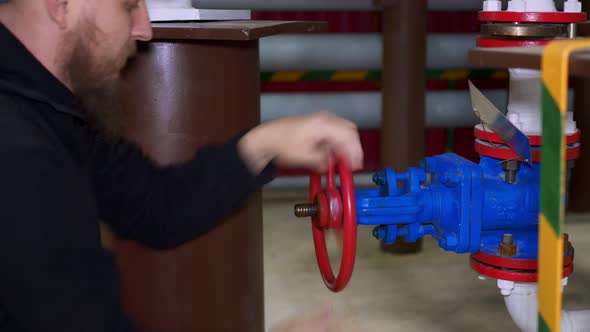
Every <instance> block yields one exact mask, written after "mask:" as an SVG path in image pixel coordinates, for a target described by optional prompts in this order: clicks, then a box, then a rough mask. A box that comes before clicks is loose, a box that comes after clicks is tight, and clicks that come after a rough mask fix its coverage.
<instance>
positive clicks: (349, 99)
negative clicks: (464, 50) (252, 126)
mask: <svg viewBox="0 0 590 332" xmlns="http://www.w3.org/2000/svg"><path fill="white" fill-rule="evenodd" d="M483 93H484V94H485V95H486V97H488V98H489V99H490V100H491V101H492V102H493V103H494V105H496V106H497V107H498V108H499V109H500V110H504V109H505V107H506V103H507V101H506V98H507V97H506V96H507V93H506V91H505V90H484V91H483ZM381 103H382V99H381V94H380V93H379V92H350V93H348V92H347V93H263V94H262V96H261V117H262V121H268V120H274V119H278V118H282V117H286V116H292V115H299V114H307V113H312V112H317V111H319V110H328V111H331V112H334V113H336V114H337V115H339V116H341V117H344V118H347V119H349V120H350V121H353V122H354V123H356V124H357V126H358V127H359V128H361V129H366V128H380V127H381ZM477 123H478V120H477V117H476V116H475V113H474V112H473V110H472V108H471V100H470V98H469V93H468V92H467V91H429V92H427V94H426V122H425V125H426V127H428V128H447V127H471V126H473V125H475V124H477Z"/></svg>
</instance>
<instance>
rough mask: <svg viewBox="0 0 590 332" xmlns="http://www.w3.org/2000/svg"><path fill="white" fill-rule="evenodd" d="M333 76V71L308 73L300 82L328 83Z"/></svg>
mask: <svg viewBox="0 0 590 332" xmlns="http://www.w3.org/2000/svg"><path fill="white" fill-rule="evenodd" d="M333 75H334V72H333V71H308V72H306V73H305V75H303V78H301V80H302V81H329V80H330V79H332V76H333Z"/></svg>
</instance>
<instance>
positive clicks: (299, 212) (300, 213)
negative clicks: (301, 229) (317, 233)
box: [295, 203, 318, 218]
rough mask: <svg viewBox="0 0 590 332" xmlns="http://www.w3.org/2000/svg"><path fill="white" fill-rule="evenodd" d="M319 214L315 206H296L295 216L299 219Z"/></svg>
mask: <svg viewBox="0 0 590 332" xmlns="http://www.w3.org/2000/svg"><path fill="white" fill-rule="evenodd" d="M317 214H318V207H317V205H315V204H311V203H303V204H297V205H295V216H297V217H299V218H305V217H314V216H316V215H317Z"/></svg>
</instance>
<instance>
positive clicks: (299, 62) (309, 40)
mask: <svg viewBox="0 0 590 332" xmlns="http://www.w3.org/2000/svg"><path fill="white" fill-rule="evenodd" d="M476 39H477V35H475V34H472V33H462V34H459V33H456V34H455V33H437V34H430V35H428V36H427V55H426V66H427V67H428V68H436V69H464V68H473V67H475V66H473V65H471V64H469V63H468V60H467V53H468V51H469V49H471V48H474V47H475V46H476ZM351 45H354V47H352V46H351ZM260 67H261V70H262V71H278V70H331V69H333V70H355V69H356V70H374V69H375V70H376V69H381V68H382V67H383V40H382V36H381V34H378V33H354V34H352V33H350V34H349V33H343V34H340V33H338V34H313V35H300V34H294V35H280V36H273V37H269V38H267V39H263V40H261V41H260Z"/></svg>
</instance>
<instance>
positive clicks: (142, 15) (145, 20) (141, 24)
mask: <svg viewBox="0 0 590 332" xmlns="http://www.w3.org/2000/svg"><path fill="white" fill-rule="evenodd" d="M152 36H153V34H152V24H151V21H150V17H149V14H148V10H147V6H146V3H145V1H144V0H142V1H141V2H140V4H139V8H137V10H136V11H135V13H134V17H133V29H132V30H131V37H132V38H133V39H134V40H140V41H149V40H151V39H152Z"/></svg>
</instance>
